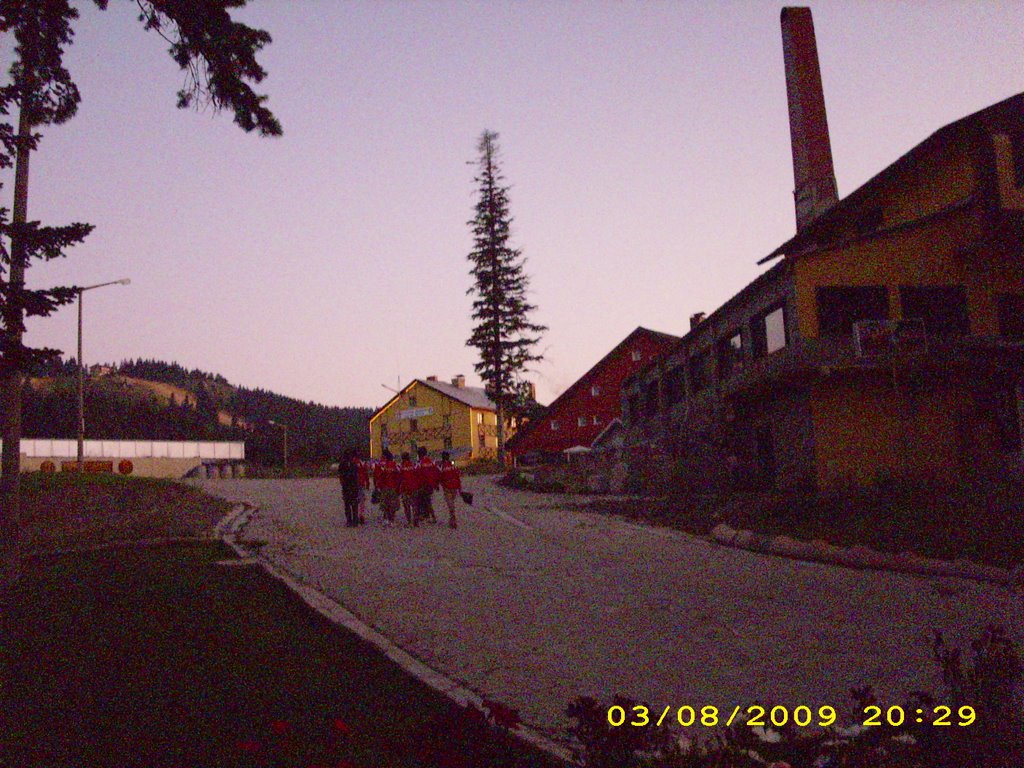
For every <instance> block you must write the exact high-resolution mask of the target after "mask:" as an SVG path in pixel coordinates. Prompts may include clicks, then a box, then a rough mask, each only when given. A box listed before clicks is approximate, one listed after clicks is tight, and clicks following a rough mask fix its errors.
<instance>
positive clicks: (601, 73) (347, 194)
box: [0, 0, 1024, 407]
mask: <svg viewBox="0 0 1024 768" xmlns="http://www.w3.org/2000/svg"><path fill="white" fill-rule="evenodd" d="M783 5H784V4H783V3H779V2H756V1H754V0H749V1H747V2H715V3H709V2H646V3H626V2H617V3H600V2H557V3H556V2H515V3H500V2H486V3H464V2H430V3H426V2H387V3H385V2H334V1H329V0H320V1H311V2H292V1H290V0H288V1H286V0H262V2H253V3H251V4H250V7H249V8H247V9H245V10H244V11H242V12H241V13H240V14H239V15H238V18H240V19H242V20H244V21H246V22H247V23H249V24H250V25H253V26H256V27H260V28H263V29H266V30H267V31H268V32H270V34H271V35H272V36H273V43H272V44H271V45H270V46H269V47H268V48H267V49H266V50H265V51H264V52H263V53H262V54H261V55H260V61H261V63H262V64H263V66H264V68H265V69H266V70H267V71H268V73H269V77H268V78H267V79H266V80H265V81H264V82H263V84H262V85H260V86H258V87H257V90H258V91H260V92H263V93H267V94H269V97H270V99H269V106H270V107H271V109H272V110H273V112H274V113H275V114H276V115H277V117H278V118H279V119H280V120H281V122H282V124H283V127H284V136H283V137H282V138H280V139H260V138H258V137H257V136H256V135H247V134H245V133H243V132H242V131H241V130H240V129H239V128H237V127H236V126H235V125H234V124H233V123H232V120H231V115H230V114H228V113H222V114H219V115H213V114H212V113H211V112H209V111H207V112H206V113H198V114H197V113H196V112H194V111H183V110H177V109H176V108H175V94H176V92H177V90H178V89H179V88H180V87H181V85H182V82H183V76H182V74H181V73H180V72H179V71H178V69H177V66H176V65H175V64H174V63H173V61H172V60H171V59H170V57H169V56H168V55H167V52H166V49H167V44H166V43H165V42H164V41H163V40H161V39H160V38H159V37H157V36H156V35H155V34H153V33H146V32H145V31H144V30H143V29H142V25H141V24H140V23H139V22H138V21H137V20H136V16H137V14H138V10H137V8H136V6H135V4H134V3H131V2H127V1H126V0H111V3H110V8H109V10H107V11H106V12H100V11H98V10H96V8H95V7H94V5H93V3H92V2H86V1H85V0H82V2H79V3H78V7H79V8H80V9H81V14H82V17H81V19H80V20H79V21H78V24H77V27H76V37H75V43H74V45H73V46H72V47H71V49H70V50H69V52H68V55H67V56H66V59H65V61H66V64H67V66H68V69H69V70H70V71H71V74H72V76H73V77H74V78H75V80H76V81H77V83H78V85H79V88H80V90H81V93H82V103H81V105H80V108H79V112H78V115H77V116H76V117H75V118H74V119H73V120H72V121H71V122H69V123H67V124H65V125H63V126H54V127H50V128H48V129H46V130H45V131H44V138H43V141H42V143H41V144H40V150H39V151H38V152H36V153H34V154H33V155H32V161H31V183H30V190H29V218H30V219H38V220H42V221H43V222H44V223H47V224H63V223H68V222H71V221H84V222H89V223H92V224H94V225H96V230H95V232H94V233H93V234H92V235H90V237H89V238H88V239H87V240H86V242H85V243H84V244H83V245H81V246H79V247H77V248H74V249H72V251H71V252H70V256H69V258H68V259H66V260H62V261H58V262H54V263H51V264H49V265H42V264H40V263H35V264H33V265H32V266H31V268H30V270H29V272H28V282H29V284H30V285H32V286H44V285H54V284H74V285H90V284H93V283H100V282H105V281H108V280H116V279H119V278H122V277H129V278H131V281H132V283H131V285H129V286H127V287H122V286H111V287H108V288H102V289H98V290H96V291H90V292H88V293H86V294H85V355H84V357H85V360H86V362H87V363H94V362H100V361H104V362H118V361H120V360H123V359H127V358H156V359H162V360H167V361H177V362H178V363H180V364H181V365H183V366H185V367H187V368H201V369H204V370H207V371H210V372H213V373H219V374H222V375H223V376H225V377H226V378H227V379H228V380H229V381H230V382H232V383H234V384H240V385H245V386H249V387H261V388H264V389H269V390H272V391H275V392H279V393H281V394H285V395H289V396H292V397H296V398H300V399H302V400H313V401H316V402H321V403H325V404H328V405H357V406H369V407H376V406H379V405H381V404H383V403H384V402H385V400H386V399H387V398H388V397H390V395H391V393H390V392H388V391H386V390H385V389H384V388H383V387H382V384H383V385H387V386H388V387H392V388H394V387H395V386H396V383H398V382H400V383H401V384H403V385H404V384H405V383H407V382H408V381H409V380H410V379H412V378H424V377H426V376H428V375H431V374H436V375H438V376H440V377H442V378H443V379H447V378H450V377H451V376H453V375H455V374H459V373H463V374H466V375H467V379H468V383H469V384H472V385H478V384H479V378H478V377H477V376H476V375H475V374H474V372H473V363H474V361H475V351H474V350H473V349H471V348H469V347H467V346H466V345H465V341H466V339H467V338H468V337H469V334H470V332H471V327H472V326H471V320H470V311H471V306H470V305H471V301H472V299H471V297H470V296H467V295H466V291H467V289H468V288H469V287H470V286H471V278H470V276H469V272H468V270H469V263H468V261H467V259H466V256H467V254H468V252H469V250H470V248H471V235H470V230H469V227H468V226H467V223H466V222H467V221H468V220H469V219H470V218H471V216H472V213H473V205H474V203H475V200H476V195H475V188H474V184H473V175H474V168H473V166H472V165H469V164H467V163H468V162H469V161H473V160H474V159H475V154H476V144H477V140H478V137H479V135H480V133H481V132H482V131H483V130H484V129H490V130H493V131H497V132H498V133H499V135H500V140H499V143H500V146H501V150H502V159H503V170H504V173H505V176H506V180H507V183H509V184H510V185H511V188H512V189H511V195H510V197H511V210H512V214H513V216H514V219H515V220H514V223H513V245H514V246H516V247H519V248H521V249H522V250H523V253H524V254H525V256H526V258H527V266H526V269H527V272H528V273H529V275H530V277H531V292H530V298H531V300H532V301H533V303H535V304H536V305H537V306H538V310H537V312H536V313H535V314H534V316H533V319H534V320H535V321H536V322H540V323H542V324H544V325H547V326H549V328H550V330H549V331H548V332H547V333H546V334H545V335H544V338H543V341H542V344H541V345H540V351H542V352H543V354H544V356H545V360H544V362H542V363H540V364H539V365H537V366H536V370H535V372H534V373H532V374H531V375H530V378H532V379H533V380H534V381H536V383H537V388H538V398H539V399H540V401H541V402H542V403H547V402H550V401H551V400H552V399H553V398H554V397H556V396H557V395H558V394H560V393H561V392H562V391H563V390H564V389H565V388H566V387H568V386H569V385H570V384H572V383H573V381H575V380H576V379H577V378H578V377H579V376H580V375H582V374H583V373H584V372H585V371H586V370H587V369H588V368H590V367H591V366H592V365H593V364H594V363H596V362H597V361H598V360H599V359H600V358H601V357H602V356H603V355H604V354H606V353H607V352H608V351H609V350H611V348H612V347H613V346H615V345H616V344H617V343H618V342H619V341H621V340H622V339H623V338H624V337H625V336H626V335H627V334H628V333H629V332H630V331H632V330H633V329H634V328H636V327H637V326H645V327H647V328H651V329H654V330H658V331H664V332H667V333H674V334H678V335H682V333H683V332H685V330H686V329H687V327H688V318H689V316H690V315H691V314H692V313H694V312H696V311H701V310H703V311H708V312H710V311H711V310H714V309H715V308H717V307H718V306H719V305H720V304H722V302H724V301H725V300H726V299H728V298H729V297H730V296H732V295H733V294H735V293H736V292H737V291H739V290H740V289H741V288H742V287H743V286H744V285H746V284H747V283H748V282H750V281H751V280H752V279H753V278H754V277H755V276H756V275H757V274H759V273H760V272H761V271H763V270H764V269H765V267H758V266H757V264H756V262H757V260H758V259H759V258H761V257H763V256H765V255H766V254H768V253H769V252H771V251H772V250H773V249H774V248H775V247H776V246H778V245H779V244H781V243H782V242H783V241H784V240H786V239H787V238H788V237H790V236H791V235H792V234H793V232H794V213H793V202H792V188H793V173H792V165H791V155H790V144H789V126H788V115H787V107H786V89H785V75H784V69H783V59H782V41H781V32H780V27H779V10H780V9H781V8H782V6H783ZM810 6H811V8H812V9H813V13H814V23H815V29H816V33H817V40H818V52H819V57H820V60H821V70H822V79H823V84H824V89H825V102H826V108H827V110H828V121H829V128H830V133H831V138H832V152H833V156H834V159H835V165H836V176H837V181H838V186H839V195H840V197H845V196H846V195H848V194H849V193H850V192H852V191H853V190H854V189H856V188H857V187H858V186H860V185H861V184H862V183H863V182H865V181H866V180H867V179H869V178H870V177H872V176H873V175H874V174H876V173H877V172H878V171H880V170H882V168H884V167H885V166H887V165H889V164H890V163H892V162H893V161H894V160H896V159H897V158H898V157H899V156H900V155H902V154H903V153H905V152H906V151H907V150H909V149H910V148H911V147H912V146H914V145H915V144H918V143H919V142H921V141H922V140H924V139H925V138H926V137H927V136H928V135H929V134H931V133H933V132H934V131H936V130H938V129H939V128H941V127H942V126H943V125H946V124H948V123H950V122H952V121H954V120H956V119H958V118H960V117H962V116H964V115H966V114H969V113H971V112H974V111H977V110H979V109H982V108H983V107H986V106H988V105H990V104H992V103H994V102H996V101H999V100H1001V99H1004V98H1006V97H1008V96H1011V95H1013V94H1015V93H1018V92H1020V91H1021V90H1024V3H1021V2H1019V0H1015V1H1014V2H1006V3H996V2H957V3H939V2H914V3H894V2H877V3H851V2H841V3H840V2H834V3H833V2H812V3H810ZM0 46H2V47H0V53H2V57H3V69H4V70H5V71H6V69H7V67H8V66H9V63H10V60H11V57H12V50H11V49H12V41H11V39H10V38H9V37H4V38H0ZM2 180H3V182H4V187H3V190H2V191H0V194H2V196H3V204H4V205H7V206H10V197H11V190H12V187H13V173H12V172H9V171H5V173H4V175H3V178H2ZM75 333H76V314H75V310H74V307H73V306H69V307H66V308H64V309H62V310H60V311H59V312H58V313H57V314H56V315H54V316H52V317H50V318H47V319H45V320H38V321H33V322H32V323H31V324H30V326H29V334H28V339H27V341H28V343H30V344H31V345H33V346H53V347H57V348H60V349H62V350H64V351H65V352H66V354H68V355H74V353H75Z"/></svg>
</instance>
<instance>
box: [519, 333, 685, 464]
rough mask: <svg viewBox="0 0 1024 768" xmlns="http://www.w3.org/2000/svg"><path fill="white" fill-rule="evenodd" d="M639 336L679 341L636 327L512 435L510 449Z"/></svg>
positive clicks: (677, 338)
mask: <svg viewBox="0 0 1024 768" xmlns="http://www.w3.org/2000/svg"><path fill="white" fill-rule="evenodd" d="M639 335H646V336H654V337H656V338H660V339H664V340H665V341H678V340H679V337H678V336H673V335H672V334H670V333H662V332H661V331H652V330H651V329H650V328H644V327H643V326H637V327H636V328H635V329H634V330H633V332H632V333H630V334H629V335H628V336H626V338H624V339H623V340H622V341H620V342H619V343H618V344H616V345H615V346H614V347H613V348H612V350H611V351H610V352H609V353H608V354H606V355H605V356H604V357H602V358H601V359H600V360H598V361H597V362H596V363H595V364H594V365H592V366H591V367H590V369H589V370H588V371H587V372H586V373H584V374H583V375H582V376H580V377H579V378H578V379H577V380H576V381H575V382H574V383H573V384H571V385H570V386H569V388H568V389H566V390H565V391H564V392H563V393H562V394H560V395H559V396H558V397H556V398H555V399H554V400H552V401H551V404H550V405H549V406H548V407H547V409H546V410H545V412H544V415H543V416H541V417H539V418H536V419H533V420H532V421H530V422H529V423H528V424H527V425H526V426H525V427H523V428H522V429H520V430H519V431H518V432H516V433H515V435H513V436H512V438H511V439H510V440H509V441H508V445H509V446H510V447H515V444H516V443H517V442H519V441H520V440H521V439H523V438H525V436H526V435H528V434H530V433H532V432H533V431H534V430H536V429H537V427H538V426H539V425H540V424H541V423H543V422H545V421H546V420H547V416H548V415H549V414H551V413H553V412H554V411H555V410H556V409H557V408H558V406H559V405H561V403H562V402H563V401H564V400H567V399H569V398H570V397H572V396H573V395H574V394H575V393H576V392H577V391H578V390H579V389H580V388H582V387H585V386H586V385H587V383H588V382H589V381H590V380H591V379H592V378H594V376H595V375H596V374H597V372H598V371H599V370H601V368H602V367H603V366H604V364H605V363H607V362H608V361H609V360H611V358H612V357H613V356H614V355H615V353H616V352H618V351H619V350H620V349H622V347H623V346H625V345H626V344H627V343H628V342H630V341H631V340H633V339H634V338H636V337H637V336H639Z"/></svg>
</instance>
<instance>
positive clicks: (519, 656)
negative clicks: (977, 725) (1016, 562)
mask: <svg viewBox="0 0 1024 768" xmlns="http://www.w3.org/2000/svg"><path fill="white" fill-rule="evenodd" d="M203 487H204V488H205V489H206V490H208V491H209V492H211V493H215V494H219V495H221V496H224V497H226V498H228V499H231V500H238V501H242V500H246V501H250V502H252V503H254V504H256V505H258V506H259V508H260V511H259V513H258V514H257V516H256V517H255V518H254V520H253V521H252V523H250V525H249V526H248V527H247V528H246V530H245V538H246V539H257V540H263V541H266V542H268V543H267V545H266V547H265V548H264V555H265V556H267V557H269V558H270V559H271V560H272V561H273V562H274V563H275V564H277V565H279V566H281V567H283V568H285V569H287V570H289V571H291V572H292V573H293V574H295V575H296V576H297V577H298V578H299V579H300V580H301V581H303V582H306V583H308V584H310V585H313V586H315V587H317V588H318V589H319V590H320V591H322V592H324V593H326V594H327V595H329V596H330V597H332V598H333V599H335V600H337V601H338V602H340V603H341V604H342V605H344V606H345V607H346V608H348V609H349V610H350V611H352V612H353V613H355V614H356V615H358V616H359V617H360V618H361V619H362V620H363V621H364V622H365V623H367V624H369V625H371V626H372V627H374V628H376V629H378V630H379V631H381V632H382V633H383V634H384V635H386V636H387V637H389V638H391V639H392V640H393V641H394V642H395V643H397V644H398V645H399V646H401V647H402V648H404V649H406V650H407V651H408V652H409V653H411V654H412V655H413V656H416V657H417V658H419V659H421V660H422V661H423V662H424V663H426V664H427V665H428V666H430V667H433V668H434V669H437V670H438V671H440V672H442V673H444V674H445V675H447V676H448V677H450V678H452V679H454V680H456V681H459V682H461V683H462V684H464V685H466V686H468V687H469V688H472V689H474V690H476V691H478V692H479V693H480V694H481V695H483V696H486V697H488V698H493V699H496V700H499V701H502V702H504V703H506V704H508V705H509V706H511V707H513V708H515V709H518V710H519V711H520V713H521V715H522V716H523V718H524V720H525V721H526V722H528V723H529V724H531V725H533V726H535V727H537V728H538V729H539V730H541V731H544V732H547V733H548V734H550V735H552V736H554V737H556V738H558V737H561V736H563V735H564V729H565V727H566V726H567V725H568V720H567V719H566V717H565V714H564V711H565V707H566V705H567V704H568V703H569V702H570V701H571V700H572V699H573V698H575V697H576V696H579V695H590V696H594V697H596V698H598V699H599V700H604V701H607V700H609V699H610V698H611V697H612V695H614V694H616V693H621V694H625V695H628V696H631V697H633V698H638V699H641V700H645V701H648V702H649V703H650V704H651V705H652V707H655V708H657V710H658V712H660V711H661V709H662V708H663V707H664V706H668V705H671V706H672V707H673V708H675V707H678V706H680V705H684V704H689V705H692V706H695V707H700V706H704V705H708V704H711V705H715V706H717V707H719V708H720V709H722V710H725V711H726V714H725V715H724V716H725V717H727V716H728V715H727V713H728V712H729V711H731V710H732V707H733V706H735V705H744V706H745V705H747V704H749V703H752V702H755V701H758V702H761V703H770V704H781V705H785V706H787V707H788V708H789V709H790V710H792V709H793V708H794V707H796V706H798V705H801V704H803V705H807V706H810V707H811V708H812V709H816V708H817V707H818V706H822V705H826V704H829V705H833V706H835V707H836V708H837V709H838V710H839V711H840V712H846V713H849V718H843V720H842V722H849V721H850V719H852V717H853V711H852V702H851V700H850V697H849V694H848V692H849V689H850V688H851V687H853V686H860V685H865V684H868V683H870V684H872V685H874V686H875V690H876V692H877V693H878V696H879V699H880V701H881V703H882V704H883V705H884V706H888V705H890V704H897V703H898V704H902V703H905V700H906V694H907V693H908V692H909V691H911V690H915V689H921V688H925V689H931V690H934V691H935V692H939V690H940V688H939V682H940V681H939V679H938V678H937V668H936V666H935V664H934V663H932V661H931V637H932V631H933V630H935V629H939V630H942V631H943V633H944V634H945V636H946V638H947V641H949V640H952V641H954V642H958V643H961V644H963V645H964V646H965V647H966V645H967V643H968V641H969V640H970V639H972V638H974V637H976V636H977V635H978V634H980V630H981V628H982V627H983V626H984V625H985V624H986V623H990V622H996V623H999V622H1001V619H1002V617H1003V616H1004V615H1005V611H1006V604H1007V600H1008V592H1007V591H1006V590H1005V589H1002V588H1000V587H996V586H987V585H981V584H975V583H971V582H966V581H960V580H956V579H946V578H943V579H939V578H925V577H916V576H909V575H902V574H893V573H880V572H874V571H856V570H851V569H847V568H842V567H836V566H829V565H823V564H817V563H804V562H798V561H791V560H785V559H780V558H776V557H772V556H768V555H762V554H755V553H752V552H747V551H744V550H737V549H731V548H725V547H719V546H717V545H715V544H713V543H711V542H709V541H707V540H705V539H701V538H697V537H694V536H690V535H687V534H684V533H679V532H676V531H671V530H666V529H659V528H650V527H645V526H637V525H634V524H632V523H629V522H626V521H624V520H621V519H618V518H613V517H607V516H602V515H595V514H589V513H581V512H569V511H565V510H564V509H560V508H559V502H560V501H562V500H564V497H557V496H548V495H540V494H532V493H527V492H519V491H509V490H506V489H503V488H499V487H497V486H495V485H493V483H492V482H491V481H490V480H489V479H486V478H484V479H480V478H470V479H469V480H468V481H467V487H468V488H469V490H472V491H473V492H474V493H475V494H476V498H475V502H474V505H473V506H472V507H465V506H464V505H463V506H460V510H459V512H460V527H459V528H458V530H455V531H452V530H450V529H449V528H448V527H447V526H445V525H437V526H431V525H427V526H425V527H423V526H421V527H420V528H418V529H404V528H397V529H395V528H390V529H389V528H382V527H380V526H379V525H378V524H376V523H377V511H376V509H375V508H372V507H371V514H370V518H371V520H370V524H369V525H366V526H364V527H360V528H358V529H349V528H345V527H344V514H343V508H342V504H341V491H340V488H339V486H338V484H337V482H336V481H332V480H214V481H205V482H204V483H203ZM438 496H439V494H438ZM437 501H440V502H441V503H439V504H435V506H436V507H437V508H439V509H440V508H442V507H443V506H444V505H443V501H442V500H440V499H437ZM438 518H439V520H441V521H442V523H443V522H444V521H445V520H446V518H447V512H444V513H440V512H439V513H438ZM656 715H657V713H655V716H656Z"/></svg>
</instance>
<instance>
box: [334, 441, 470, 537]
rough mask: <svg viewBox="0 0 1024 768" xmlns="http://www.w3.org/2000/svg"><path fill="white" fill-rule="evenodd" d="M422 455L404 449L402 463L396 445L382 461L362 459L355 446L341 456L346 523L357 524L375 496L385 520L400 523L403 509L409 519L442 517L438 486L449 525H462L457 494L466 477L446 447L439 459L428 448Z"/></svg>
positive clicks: (413, 521)
mask: <svg viewBox="0 0 1024 768" xmlns="http://www.w3.org/2000/svg"><path fill="white" fill-rule="evenodd" d="M417 459H418V461H413V459H412V457H411V456H410V455H409V454H408V453H403V454H402V457H401V463H398V462H397V461H395V457H394V455H393V454H392V453H391V451H389V450H387V449H386V448H385V449H384V452H383V454H382V458H381V460H380V461H378V462H371V461H363V460H361V459H360V458H359V456H358V454H357V453H356V451H355V450H354V449H350V450H348V451H346V452H345V455H344V456H342V459H341V461H340V462H339V464H338V476H339V479H340V480H341V493H342V498H343V499H344V502H345V525H346V526H348V527H354V526H357V525H360V524H362V523H365V522H366V501H367V496H368V495H370V480H371V478H372V479H373V494H372V496H371V498H372V499H373V501H374V502H375V503H378V504H379V505H380V510H381V515H382V521H383V524H384V525H385V526H392V525H395V517H396V515H397V514H398V510H399V509H402V510H403V511H404V512H405V521H406V525H407V526H409V527H412V528H415V527H418V526H419V524H420V523H421V522H425V521H429V522H431V523H436V522H437V516H436V514H435V513H434V500H433V497H434V491H436V490H437V489H439V488H440V489H441V492H442V494H443V496H444V500H445V505H446V506H447V507H448V526H449V527H450V528H457V527H458V522H457V521H456V519H455V498H456V496H458V495H459V494H460V493H461V491H462V477H461V475H460V473H459V469H458V467H456V466H455V464H454V463H453V462H452V460H451V454H449V453H448V452H447V451H445V452H444V453H442V454H441V463H440V464H437V463H435V462H434V460H433V459H431V458H430V455H429V454H428V453H427V449H426V448H420V449H419V450H418V451H417Z"/></svg>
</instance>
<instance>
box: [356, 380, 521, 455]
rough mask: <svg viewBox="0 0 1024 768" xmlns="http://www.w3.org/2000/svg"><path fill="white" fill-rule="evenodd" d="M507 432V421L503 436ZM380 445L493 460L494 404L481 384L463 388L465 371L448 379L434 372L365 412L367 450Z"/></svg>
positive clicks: (378, 450) (379, 449) (376, 452)
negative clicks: (367, 413)
mask: <svg viewBox="0 0 1024 768" xmlns="http://www.w3.org/2000/svg"><path fill="white" fill-rule="evenodd" d="M511 435H512V424H511V423H508V424H506V427H505V437H506V439H508V438H509V437H511ZM384 448H388V449H390V450H391V452H392V453H393V454H394V455H395V456H396V457H397V456H400V455H401V454H402V453H403V452H406V451H407V452H409V453H410V454H413V455H415V453H416V450H417V449H418V448H426V449H427V451H429V452H430V453H431V454H432V455H434V456H436V455H437V454H439V453H440V452H441V451H449V452H451V454H452V457H453V458H454V459H456V460H458V461H470V460H473V459H494V458H496V456H497V448H498V421H497V411H496V409H495V406H494V403H493V402H491V400H490V398H488V397H487V395H486V394H485V392H484V390H483V389H482V388H480V387H467V386H466V379H465V377H464V376H456V377H454V378H453V379H452V380H451V383H448V382H442V381H438V379H437V377H436V376H428V377H427V378H426V379H414V380H413V381H411V382H410V383H409V384H407V385H406V386H405V387H404V388H403V389H402V391H401V392H399V393H398V394H396V395H395V396H394V397H393V398H391V399H390V400H389V401H388V402H387V403H385V404H384V405H383V406H382V407H381V408H380V409H379V410H378V411H377V412H376V413H374V414H373V416H371V417H370V455H371V456H372V457H373V458H375V459H379V458H380V457H381V453H382V451H383V449H384Z"/></svg>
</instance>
